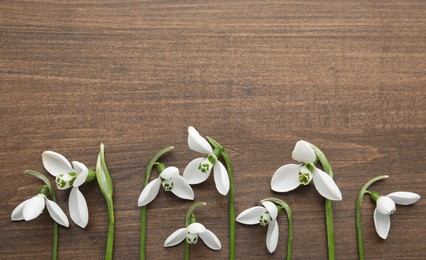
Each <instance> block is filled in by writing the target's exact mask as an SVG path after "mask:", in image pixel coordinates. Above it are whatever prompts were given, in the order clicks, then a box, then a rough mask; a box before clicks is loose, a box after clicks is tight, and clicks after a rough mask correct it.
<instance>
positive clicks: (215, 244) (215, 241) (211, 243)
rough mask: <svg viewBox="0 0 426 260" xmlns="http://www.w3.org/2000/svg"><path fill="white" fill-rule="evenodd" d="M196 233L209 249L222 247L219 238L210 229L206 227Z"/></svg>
mask: <svg viewBox="0 0 426 260" xmlns="http://www.w3.org/2000/svg"><path fill="white" fill-rule="evenodd" d="M198 235H199V236H200V238H201V239H202V240H203V242H204V244H206V246H208V247H210V248H211V249H213V250H220V249H221V248H222V244H221V243H220V241H219V238H217V236H216V235H215V234H214V233H213V232H211V231H210V230H208V229H206V230H205V231H204V232H201V233H198Z"/></svg>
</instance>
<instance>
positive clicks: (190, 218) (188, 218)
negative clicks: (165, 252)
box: [185, 201, 207, 260]
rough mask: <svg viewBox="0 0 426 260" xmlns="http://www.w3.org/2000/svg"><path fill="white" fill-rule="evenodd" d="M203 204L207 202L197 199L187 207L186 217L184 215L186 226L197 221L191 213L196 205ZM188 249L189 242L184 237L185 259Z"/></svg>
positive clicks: (187, 257)
mask: <svg viewBox="0 0 426 260" xmlns="http://www.w3.org/2000/svg"><path fill="white" fill-rule="evenodd" d="M205 205H207V203H205V202H202V201H197V202H195V203H194V204H192V206H191V207H190V208H189V209H188V212H187V213H186V217H185V227H186V228H187V227H188V226H189V225H190V224H192V223H195V222H196V221H197V219H196V218H195V215H194V213H193V212H194V210H195V208H196V207H198V206H205ZM189 249H190V244H189V243H188V242H187V241H186V239H185V260H189Z"/></svg>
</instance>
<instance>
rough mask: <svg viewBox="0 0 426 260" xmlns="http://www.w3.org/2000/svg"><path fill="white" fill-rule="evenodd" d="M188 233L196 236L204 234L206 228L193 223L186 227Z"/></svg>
mask: <svg viewBox="0 0 426 260" xmlns="http://www.w3.org/2000/svg"><path fill="white" fill-rule="evenodd" d="M187 229H188V232H189V233H191V234H198V233H201V232H204V231H205V230H206V227H204V226H203V224H201V223H198V222H195V223H192V224H190V225H189V226H188V227H187Z"/></svg>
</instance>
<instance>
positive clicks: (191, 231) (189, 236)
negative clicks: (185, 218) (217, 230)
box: [164, 222, 222, 250]
mask: <svg viewBox="0 0 426 260" xmlns="http://www.w3.org/2000/svg"><path fill="white" fill-rule="evenodd" d="M198 238H201V240H203V242H204V244H206V246H208V247H209V248H211V249H213V250H220V249H221V248H222V244H221V243H220V241H219V238H217V236H216V235H215V234H214V233H213V232H211V231H210V230H208V229H207V228H205V227H204V226H203V225H202V224H200V223H197V222H195V223H192V224H190V225H189V226H188V227H186V228H180V229H178V230H176V231H175V232H173V233H172V234H171V235H170V236H169V237H168V238H167V239H166V241H165V242H164V247H170V246H175V245H177V244H179V243H180V242H182V241H183V240H185V239H186V242H187V243H188V244H196V243H197V241H198Z"/></svg>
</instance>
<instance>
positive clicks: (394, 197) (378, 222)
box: [374, 191, 420, 239]
mask: <svg viewBox="0 0 426 260" xmlns="http://www.w3.org/2000/svg"><path fill="white" fill-rule="evenodd" d="M419 199H420V196H419V195H418V194H416V193H413V192H405V191H399V192H393V193H391V194H388V195H386V196H379V197H378V198H377V201H376V209H375V210H374V225H375V226H376V231H377V234H378V235H379V236H380V237H381V238H383V239H386V238H387V237H388V234H389V229H390V215H392V214H393V213H394V212H395V211H396V207H395V204H399V205H410V204H413V203H415V202H416V201H418V200H419Z"/></svg>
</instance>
